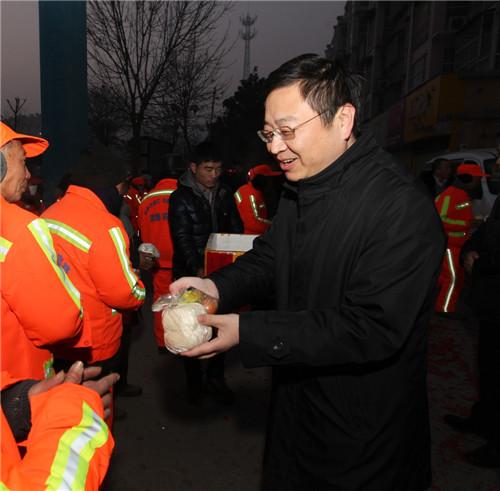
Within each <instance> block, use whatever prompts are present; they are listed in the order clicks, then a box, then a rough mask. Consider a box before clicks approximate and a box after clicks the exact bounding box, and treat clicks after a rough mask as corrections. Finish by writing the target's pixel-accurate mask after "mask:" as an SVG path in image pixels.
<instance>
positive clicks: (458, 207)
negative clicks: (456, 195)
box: [455, 201, 471, 210]
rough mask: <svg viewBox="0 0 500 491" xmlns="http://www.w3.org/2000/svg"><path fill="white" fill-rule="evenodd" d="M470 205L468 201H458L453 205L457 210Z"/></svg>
mask: <svg viewBox="0 0 500 491" xmlns="http://www.w3.org/2000/svg"><path fill="white" fill-rule="evenodd" d="M469 206H471V203H470V201H464V202H463V203H458V205H457V206H456V207H455V208H456V209H457V210H462V209H463V208H468V207H469Z"/></svg>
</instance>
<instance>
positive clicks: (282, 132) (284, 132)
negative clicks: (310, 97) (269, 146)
mask: <svg viewBox="0 0 500 491" xmlns="http://www.w3.org/2000/svg"><path fill="white" fill-rule="evenodd" d="M325 112H326V111H322V112H320V113H319V114H316V116H313V117H312V118H311V119H308V120H307V121H304V122H303V123H300V124H298V125H297V126H295V128H290V126H280V127H279V128H276V129H274V130H271V131H265V130H259V131H257V135H259V138H260V139H261V140H262V141H263V142H264V143H271V142H272V141H273V138H274V137H275V136H279V137H280V138H281V139H282V140H293V139H294V138H295V131H296V130H297V129H299V128H300V127H301V126H304V125H305V124H306V123H309V121H312V120H313V119H316V118H317V117H319V116H321V115H322V114H324V113H325Z"/></svg>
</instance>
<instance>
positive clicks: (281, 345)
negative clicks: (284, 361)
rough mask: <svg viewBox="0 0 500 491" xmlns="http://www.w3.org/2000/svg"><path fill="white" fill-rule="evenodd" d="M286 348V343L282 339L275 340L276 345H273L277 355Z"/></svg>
mask: <svg viewBox="0 0 500 491" xmlns="http://www.w3.org/2000/svg"><path fill="white" fill-rule="evenodd" d="M284 347H285V343H284V341H283V340H282V339H280V340H275V344H274V345H273V351H274V352H275V353H277V352H279V351H282V350H283V348H284Z"/></svg>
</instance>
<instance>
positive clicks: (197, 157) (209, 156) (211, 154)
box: [189, 141, 222, 165]
mask: <svg viewBox="0 0 500 491" xmlns="http://www.w3.org/2000/svg"><path fill="white" fill-rule="evenodd" d="M189 160H190V162H192V163H194V164H196V165H200V164H201V163H202V162H222V155H221V152H220V151H219V149H218V148H217V147H216V146H215V145H213V144H212V143H211V142H209V141H204V142H201V143H199V144H198V145H196V147H195V149H194V151H193V152H192V153H191V155H190V158H189Z"/></svg>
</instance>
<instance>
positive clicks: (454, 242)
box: [435, 186, 474, 312]
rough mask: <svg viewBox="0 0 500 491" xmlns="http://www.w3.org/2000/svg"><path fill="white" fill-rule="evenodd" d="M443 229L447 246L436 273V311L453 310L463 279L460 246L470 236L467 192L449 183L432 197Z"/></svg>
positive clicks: (471, 216) (469, 210) (472, 217)
mask: <svg viewBox="0 0 500 491" xmlns="http://www.w3.org/2000/svg"><path fill="white" fill-rule="evenodd" d="M435 203H436V208H437V211H438V213H439V215H440V217H441V221H442V223H443V227H444V231H445V233H446V235H447V237H448V247H447V249H446V253H445V256H444V259H443V265H442V268H441V274H440V275H439V287H440V290H439V295H438V298H437V302H436V311H437V312H455V308H456V303H457V300H458V297H459V295H460V291H461V290H462V286H463V282H464V270H463V268H462V266H460V249H461V248H462V246H463V245H464V243H465V241H466V240H467V238H468V237H469V235H470V229H471V224H472V220H473V219H474V216H473V213H472V204H471V202H470V198H469V195H468V194H467V193H466V192H465V191H464V190H462V189H460V188H457V187H455V186H450V187H449V188H447V189H445V190H444V191H443V192H442V193H441V194H439V195H438V196H437V197H436V200H435Z"/></svg>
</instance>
